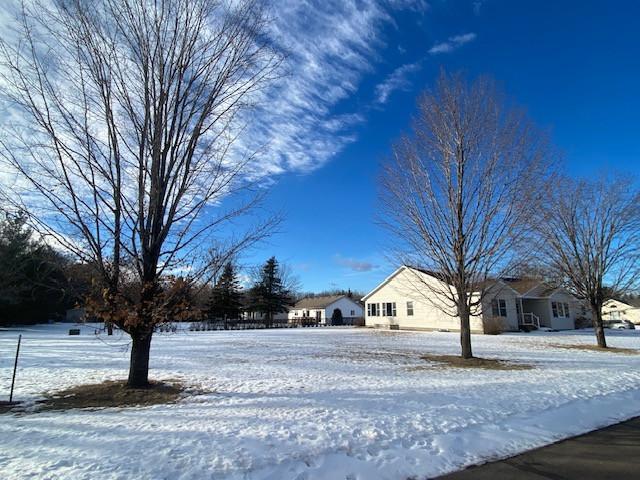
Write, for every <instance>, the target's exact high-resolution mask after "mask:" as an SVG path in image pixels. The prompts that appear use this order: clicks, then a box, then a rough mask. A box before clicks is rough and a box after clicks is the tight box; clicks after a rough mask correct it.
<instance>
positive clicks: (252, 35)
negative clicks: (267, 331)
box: [0, 0, 282, 386]
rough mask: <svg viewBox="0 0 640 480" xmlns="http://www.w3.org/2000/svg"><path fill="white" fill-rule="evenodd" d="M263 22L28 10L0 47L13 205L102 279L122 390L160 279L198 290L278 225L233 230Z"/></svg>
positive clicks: (211, 14)
mask: <svg viewBox="0 0 640 480" xmlns="http://www.w3.org/2000/svg"><path fill="white" fill-rule="evenodd" d="M267 21H268V20H267V18H266V15H265V10H264V8H263V6H262V2H260V1H258V0H236V1H224V0H221V1H218V0H161V1H152V0H97V1H91V2H90V1H86V0H53V1H52V2H48V1H47V2H44V1H39V0H31V1H25V2H23V4H22V9H21V12H20V15H19V18H18V19H17V25H18V29H17V32H14V33H15V34H12V35H7V37H6V39H5V40H3V41H2V42H1V43H0V85H1V88H2V91H3V94H4V100H5V101H6V102H7V105H9V106H10V109H11V112H12V119H15V120H16V122H15V123H14V125H13V129H12V130H11V132H8V133H7V134H6V135H5V136H4V137H3V138H2V139H1V140H0V145H1V147H2V148H1V150H0V151H1V152H2V156H3V158H4V160H5V161H6V162H7V163H8V164H9V165H10V166H11V167H12V168H13V169H14V171H15V172H17V174H18V177H16V178H19V180H20V181H19V182H18V183H17V184H16V191H15V196H14V197H13V198H16V199H19V200H16V201H19V202H21V203H22V204H23V205H24V206H27V207H29V209H30V211H31V212H32V213H34V215H33V220H34V222H35V223H36V224H37V226H38V228H39V229H40V231H41V232H43V233H44V234H46V235H48V236H49V237H50V238H51V239H52V241H55V242H56V243H57V244H59V245H61V246H63V247H64V248H66V249H67V250H68V251H70V252H72V253H73V254H75V255H76V256H77V257H78V258H79V259H80V260H81V261H83V262H86V263H87V264H90V265H95V266H96V268H97V270H98V274H99V278H100V279H101V286H102V288H103V291H102V293H101V295H102V298H103V299H104V300H105V303H106V304H107V305H109V306H110V308H109V309H107V310H108V311H107V312H103V314H105V316H106V317H107V319H108V321H110V322H113V323H115V324H116V325H117V326H118V327H120V328H121V329H123V330H125V331H126V332H127V333H128V334H129V335H130V336H131V338H132V349H131V364H130V370H129V380H128V383H129V385H131V386H141V385H146V384H147V382H148V367H149V349H150V343H151V337H152V333H153V331H154V327H155V325H156V324H157V323H158V322H159V321H163V320H164V315H162V314H161V312H159V307H160V305H161V304H162V303H163V302H164V300H162V298H163V297H162V295H163V292H166V291H170V290H171V289H170V288H169V289H167V288H165V287H166V281H165V279H166V277H167V276H171V275H179V276H181V277H182V278H183V280H181V281H184V279H185V278H186V279H188V281H191V282H194V281H199V280H203V278H202V277H203V276H206V275H208V274H210V273H211V272H212V271H215V270H216V269H217V268H219V267H220V266H221V265H222V264H224V263H225V261H226V260H227V259H228V258H231V257H233V256H234V255H236V254H237V253H238V252H239V251H240V250H242V249H243V248H245V247H246V246H247V245H249V244H251V243H253V242H255V241H257V240H258V239H260V238H261V237H262V236H264V235H265V234H266V233H268V231H269V229H270V227H271V225H272V224H273V223H274V221H275V219H272V218H269V219H267V220H266V221H265V220H264V219H260V220H256V221H257V222H258V223H257V225H255V227H254V228H251V229H250V230H248V233H238V232H239V229H238V227H237V225H235V224H234V223H233V221H234V220H236V219H238V217H241V216H245V215H250V214H251V212H254V211H255V207H256V206H257V205H258V204H259V202H260V199H261V195H259V194H257V193H255V192H254V191H253V188H252V184H251V182H250V181H249V180H250V177H251V176H252V175H254V174H255V171H256V162H257V161H256V158H255V155H254V154H253V153H252V152H243V151H242V150H240V149H239V148H237V147H236V146H237V145H238V142H237V141H236V140H237V139H238V137H239V136H240V135H241V134H242V130H243V125H244V124H245V120H244V119H245V118H247V114H246V112H247V109H248V108H249V107H250V106H251V105H252V103H253V102H255V101H256V98H257V95H258V94H259V92H260V91H261V89H262V88H263V87H264V86H265V85H266V84H268V83H269V81H270V80H272V79H274V78H275V77H276V76H277V74H278V67H279V64H280V63H281V60H282V57H281V55H280V54H279V53H278V52H276V51H275V50H274V49H273V48H272V45H271V43H270V42H269V39H268V36H267V35H266V33H267V25H268V23H267ZM17 187H26V188H23V189H22V190H21V191H17V190H18V188H17ZM18 194H19V196H18ZM230 198H233V201H229V199H230ZM223 200H224V203H223ZM228 205H231V206H230V207H229V206H228ZM225 206H227V207H225ZM244 222H245V224H248V223H249V222H250V220H249V219H247V218H245V219H244ZM225 232H226V233H227V234H228V233H229V232H232V233H233V234H232V235H230V236H229V235H226V236H225ZM221 237H225V238H224V240H223V239H222V238H221ZM212 244H215V245H216V249H215V254H214V255H206V254H205V253H206V252H205V250H204V249H205V247H206V246H210V245H212ZM223 249H224V251H223ZM204 259H209V261H207V260H204ZM213 260H215V261H216V262H219V263H218V264H216V265H212V261H213ZM212 267H214V268H212ZM123 278H125V279H126V285H122V283H123ZM134 286H135V288H134V290H136V292H135V294H131V289H132V288H133V287H134ZM165 300H166V299H165ZM165 303H166V302H165ZM169 303H170V302H169ZM123 306H124V307H123Z"/></svg>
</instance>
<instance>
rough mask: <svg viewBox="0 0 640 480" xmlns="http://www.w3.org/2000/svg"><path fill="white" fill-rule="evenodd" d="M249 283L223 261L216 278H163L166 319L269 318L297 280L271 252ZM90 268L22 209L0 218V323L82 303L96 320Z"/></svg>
mask: <svg viewBox="0 0 640 480" xmlns="http://www.w3.org/2000/svg"><path fill="white" fill-rule="evenodd" d="M250 272H251V277H252V283H251V285H250V286H248V287H247V288H243V287H242V285H241V282H240V280H239V273H240V270H239V268H238V266H237V265H236V264H235V263H234V262H232V261H229V262H227V263H226V264H225V265H224V267H223V269H222V272H221V273H220V275H219V277H218V278H217V280H212V281H211V282H210V283H208V284H192V283H189V282H186V281H184V279H182V278H181V277H166V278H165V279H164V282H163V290H164V299H165V301H166V302H167V304H166V305H165V307H164V310H165V311H166V312H167V313H168V315H167V317H166V321H168V322H169V321H171V322H173V321H180V320H214V319H216V320H231V319H233V320H235V319H238V318H240V317H241V315H242V313H243V312H256V313H259V314H261V315H262V316H263V317H264V320H265V322H266V323H270V322H272V320H273V317H274V316H275V315H277V314H278V313H282V312H285V311H287V310H288V308H289V307H290V306H291V305H292V304H293V303H294V302H295V299H296V298H297V294H296V292H295V290H296V288H297V283H296V280H295V278H293V277H292V276H291V275H288V274H287V268H286V266H284V267H283V266H282V265H281V264H280V263H279V262H278V261H277V260H276V258H275V257H271V258H269V259H268V260H267V261H266V262H265V263H264V265H262V266H260V267H257V268H252V269H250ZM101 294H102V290H101V289H100V288H97V289H96V282H95V274H94V269H93V267H92V266H91V265H86V264H82V263H79V262H77V261H75V260H74V259H73V257H70V256H68V255H65V254H63V253H61V252H60V251H59V249H56V248H53V247H52V246H50V245H48V244H47V243H46V242H45V241H44V240H43V239H42V238H39V237H38V235H37V234H36V232H34V230H33V229H32V228H30V227H29V225H28V223H27V215H26V214H25V213H23V212H18V213H16V214H10V213H7V212H5V213H4V216H3V218H2V219H0V325H11V324H34V323H41V322H46V321H50V320H62V319H64V317H65V314H66V311H67V310H68V309H71V308H74V307H82V308H85V307H88V309H87V314H88V317H89V319H91V317H95V318H93V319H95V320H101V319H102V317H101V312H100V308H104V302H101V301H98V300H96V297H99V296H100V295H101Z"/></svg>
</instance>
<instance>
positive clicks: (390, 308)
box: [382, 302, 396, 317]
mask: <svg viewBox="0 0 640 480" xmlns="http://www.w3.org/2000/svg"><path fill="white" fill-rule="evenodd" d="M382 316H384V317H395V316H396V303H395V302H393V303H391V302H387V303H383V304H382Z"/></svg>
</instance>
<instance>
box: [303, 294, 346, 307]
mask: <svg viewBox="0 0 640 480" xmlns="http://www.w3.org/2000/svg"><path fill="white" fill-rule="evenodd" d="M345 297H346V298H349V297H347V296H346V295H324V296H321V297H306V298H303V299H302V300H298V301H297V302H296V304H295V305H294V307H293V308H326V307H328V306H329V305H331V304H332V303H334V302H337V301H338V300H340V299H341V298H345ZM349 300H351V301H353V302H354V303H355V300H353V299H350V298H349Z"/></svg>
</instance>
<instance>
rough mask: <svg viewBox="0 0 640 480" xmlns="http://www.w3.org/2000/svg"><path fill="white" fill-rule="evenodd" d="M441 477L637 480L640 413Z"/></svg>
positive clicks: (454, 479) (462, 479)
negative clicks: (613, 423) (521, 452)
mask: <svg viewBox="0 0 640 480" xmlns="http://www.w3.org/2000/svg"><path fill="white" fill-rule="evenodd" d="M438 478H439V479H440V480H471V479H473V480H485V479H486V480H502V479H505V480H506V479H509V480H511V479H516V478H517V479H518V480H542V479H551V480H578V479H579V480H583V479H594V480H600V479H611V480H614V479H615V480H627V479H629V480H631V479H633V480H637V479H639V478H640V417H636V418H634V419H631V420H628V421H626V422H623V423H619V424H617V425H613V426H611V427H607V428H603V429H602V430H596V431H595V432H591V433H587V434H585V435H580V436H579V437H573V438H570V439H567V440H564V441H562V442H558V443H555V444H553V445H549V446H546V447H542V448H538V449H536V450H531V451H529V452H525V453H523V454H520V455H517V456H515V457H512V458H508V459H506V460H500V461H497V462H492V463H487V464H485V465H480V466H477V467H470V468H468V469H466V470H462V471H460V472H455V473H452V474H449V475H445V476H443V477H438Z"/></svg>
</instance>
